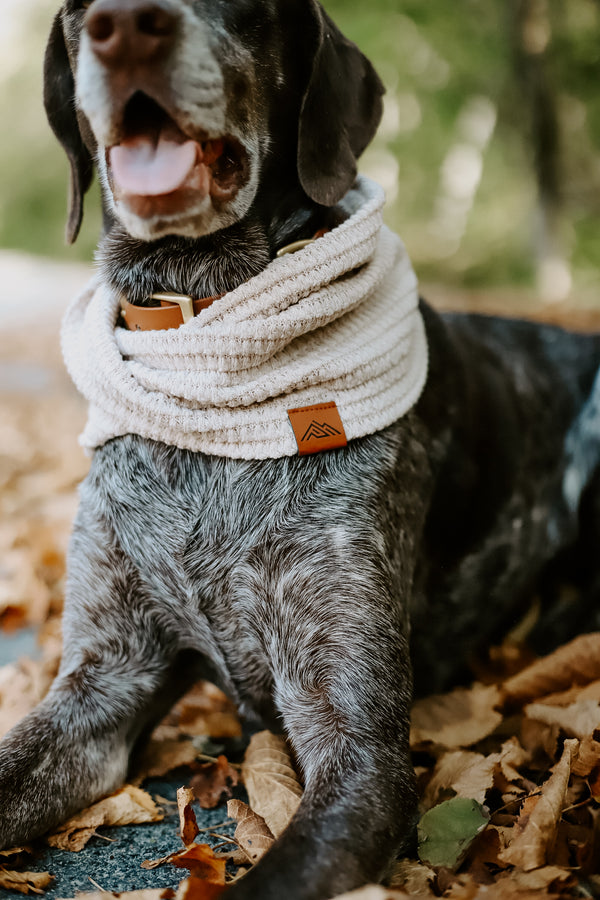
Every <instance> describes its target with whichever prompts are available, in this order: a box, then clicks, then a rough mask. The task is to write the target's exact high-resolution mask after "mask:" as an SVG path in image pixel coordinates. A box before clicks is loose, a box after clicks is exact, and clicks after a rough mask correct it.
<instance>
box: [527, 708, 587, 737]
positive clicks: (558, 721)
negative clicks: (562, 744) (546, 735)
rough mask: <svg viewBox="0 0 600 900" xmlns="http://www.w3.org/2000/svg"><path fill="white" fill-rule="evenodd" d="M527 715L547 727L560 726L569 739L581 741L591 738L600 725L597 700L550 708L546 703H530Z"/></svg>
mask: <svg viewBox="0 0 600 900" xmlns="http://www.w3.org/2000/svg"><path fill="white" fill-rule="evenodd" d="M524 713H525V715H526V716H527V717H528V718H529V719H535V720H536V722H543V723H544V724H545V725H558V727H559V728H560V729H561V730H562V731H564V733H565V734H567V735H568V736H569V737H575V738H578V739H579V740H580V741H582V740H584V739H585V738H591V737H592V735H593V733H594V731H595V730H596V728H598V726H599V725H600V705H599V704H598V701H597V700H593V699H589V700H578V701H577V702H576V703H572V704H571V705H570V706H549V705H548V704H546V703H530V704H528V705H527V706H526V707H525V709H524Z"/></svg>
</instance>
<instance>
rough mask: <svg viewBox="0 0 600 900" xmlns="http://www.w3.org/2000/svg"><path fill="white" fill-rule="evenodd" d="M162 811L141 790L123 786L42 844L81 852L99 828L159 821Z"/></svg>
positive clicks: (73, 818)
mask: <svg viewBox="0 0 600 900" xmlns="http://www.w3.org/2000/svg"><path fill="white" fill-rule="evenodd" d="M163 818H164V812H163V811H162V809H160V808H159V807H158V806H157V805H156V804H155V802H154V800H153V799H152V797H151V796H150V795H149V794H147V793H146V791H142V790H141V788H138V787H134V786H133V785H130V784H127V785H125V787H123V788H121V790H119V791H117V792H116V793H115V794H112V795H111V796H110V797H106V798H105V799H104V800H100V801H99V802H98V803H94V805H93V806H90V807H89V808H88V809H84V810H83V811H82V812H80V813H78V814H77V815H76V816H73V817H72V818H71V819H68V820H67V821H66V822H63V824H62V825H61V826H60V828H58V829H57V830H56V831H55V832H53V833H52V834H50V835H48V837H47V838H46V841H47V842H48V844H50V846H51V847H57V848H58V849H60V850H72V851H74V852H77V851H79V850H82V849H83V847H85V845H86V844H87V842H88V841H89V840H90V838H91V837H93V836H94V834H95V833H96V830H97V829H98V828H99V827H100V826H101V825H140V824H143V823H145V822H160V821H161V819H163Z"/></svg>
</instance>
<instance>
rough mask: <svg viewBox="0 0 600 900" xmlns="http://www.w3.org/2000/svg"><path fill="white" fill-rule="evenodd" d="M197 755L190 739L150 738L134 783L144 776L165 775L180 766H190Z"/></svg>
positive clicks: (142, 779)
mask: <svg viewBox="0 0 600 900" xmlns="http://www.w3.org/2000/svg"><path fill="white" fill-rule="evenodd" d="M197 756H198V751H197V750H196V748H195V747H194V745H193V743H192V741H189V740H185V739H184V740H180V739H179V738H178V737H176V738H169V739H167V740H163V741H161V740H155V739H154V738H152V740H150V741H149V742H148V745H147V746H146V748H145V749H144V752H143V754H142V757H141V759H140V762H139V765H138V767H137V770H136V771H137V774H136V778H135V784H136V785H140V784H141V783H142V781H145V779H146V778H157V777H160V776H162V775H167V774H168V773H169V772H172V771H173V769H179V768H181V767H182V766H192V765H193V764H194V763H195V761H196V758H197Z"/></svg>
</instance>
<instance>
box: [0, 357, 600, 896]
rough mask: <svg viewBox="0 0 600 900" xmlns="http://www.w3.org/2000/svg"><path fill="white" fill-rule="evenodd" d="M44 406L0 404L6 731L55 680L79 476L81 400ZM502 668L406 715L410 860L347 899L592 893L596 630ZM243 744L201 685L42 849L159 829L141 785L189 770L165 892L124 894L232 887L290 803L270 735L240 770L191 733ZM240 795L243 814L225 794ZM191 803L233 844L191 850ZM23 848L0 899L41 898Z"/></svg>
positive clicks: (281, 745) (514, 656)
mask: <svg viewBox="0 0 600 900" xmlns="http://www.w3.org/2000/svg"><path fill="white" fill-rule="evenodd" d="M30 351H31V352H32V353H33V352H35V347H33V348H32V347H30ZM63 391H64V392H65V393H64V396H62V394H63ZM57 393H58V394H60V395H61V396H60V397H59V401H60V402H58V403H56V402H55V400H56V397H55V394H57ZM48 395H49V398H50V399H49V401H48V402H47V403H42V404H40V398H39V396H29V395H27V394H26V393H21V394H14V393H13V394H6V395H2V394H0V437H1V438H3V440H2V441H1V444H0V446H1V447H2V451H1V452H0V522H1V523H2V524H1V526H0V551H1V553H2V560H3V561H2V566H1V568H0V632H2V633H6V632H8V631H10V630H11V629H12V630H14V629H17V628H21V627H22V626H25V625H28V626H35V627H36V628H37V629H38V635H39V643H40V654H39V656H38V658H36V659H21V660H20V661H19V662H17V663H12V664H10V665H7V666H4V667H0V736H1V735H2V734H4V733H5V732H6V731H7V730H8V729H9V728H10V727H11V726H12V725H13V724H14V723H15V722H16V721H18V719H19V718H21V717H22V716H23V715H25V714H26V713H27V712H28V711H29V710H30V709H31V708H32V707H33V706H34V705H35V704H36V703H37V702H38V701H39V700H40V699H41V697H42V696H43V695H44V693H45V691H46V690H47V689H48V686H49V684H50V682H51V680H52V678H53V676H54V674H55V672H56V670H57V666H58V660H59V656H60V628H59V614H60V609H61V603H62V594H63V588H64V584H63V582H64V571H65V562H64V558H65V550H66V544H67V539H68V533H69V529H70V523H71V519H72V516H73V513H74V509H75V506H76V493H75V489H76V484H77V482H78V481H79V480H80V478H81V477H82V476H83V474H84V473H85V469H86V466H87V463H86V461H85V459H84V458H83V456H82V455H81V453H80V451H79V450H78V449H77V445H76V433H77V431H78V430H79V428H80V426H81V423H82V418H83V410H82V408H81V406H80V405H79V403H78V401H77V400H76V399H75V398H74V396H73V395H72V394H71V393H70V392H69V390H67V389H66V388H65V387H64V386H63V385H62V383H58V384H56V385H54V386H53V387H51V388H49V389H48ZM496 656H497V657H498V656H500V657H503V658H504V659H507V658H510V661H511V668H512V670H513V674H511V675H510V677H507V678H504V679H503V680H501V681H498V682H496V683H483V682H478V683H475V684H474V685H473V686H472V687H470V688H468V689H467V688H462V689H459V690H455V691H453V692H451V693H449V694H446V695H443V696H435V697H429V698H426V699H424V700H421V701H419V702H418V703H416V704H415V706H414V710H413V719H412V731H411V746H412V750H413V752H414V764H415V771H416V774H417V782H418V786H419V793H420V803H421V818H420V822H419V826H418V853H417V854H416V855H415V857H414V858H411V859H408V858H407V859H401V860H398V861H397V864H396V866H395V868H394V870H393V871H392V872H391V873H390V879H389V885H388V886H386V887H381V886H375V885H371V886H367V887H365V888H363V889H360V890H358V891H355V892H353V893H352V894H351V895H347V896H348V897H350V896H351V897H353V898H354V900H394V898H402V897H407V896H418V897H422V898H428V897H447V898H452V900H471V898H475V897H478V898H479V897H482V898H489V900H501V898H502V900H512V898H517V897H525V898H531V900H535V898H542V897H545V898H553V897H556V898H565V897H586V896H587V897H593V896H600V825H599V822H600V634H591V635H586V636H582V637H580V638H578V639H576V640H575V641H573V642H572V643H570V644H568V645H565V646H564V647H562V648H560V649H559V650H558V651H556V652H555V653H554V654H552V655H551V656H549V657H547V658H545V659H542V660H536V661H533V662H531V660H530V658H528V657H527V656H526V655H524V654H522V653H521V650H520V648H519V647H516V646H513V645H506V646H504V647H502V648H498V649H497V650H496ZM240 734H241V728H240V723H239V721H238V719H237V716H236V713H235V710H234V709H233V708H232V706H231V704H230V703H229V701H228V700H227V698H226V697H224V695H223V694H221V693H220V692H219V691H218V690H217V689H216V688H215V687H214V686H212V685H209V684H206V683H201V684H199V685H196V687H195V688H194V689H193V690H192V691H191V692H190V693H189V694H188V695H187V696H186V697H185V698H184V699H183V700H182V701H181V702H180V703H179V704H178V705H177V707H176V708H175V709H174V710H173V712H172V713H171V714H170V715H169V716H168V717H167V719H166V720H165V721H164V722H163V723H162V724H161V725H160V726H159V727H158V728H157V729H156V731H155V733H154V735H153V737H152V740H151V741H150V744H149V746H148V749H147V751H146V754H145V756H144V758H143V759H142V760H141V762H140V768H139V772H138V776H137V779H136V783H135V784H130V785H126V786H125V787H123V788H122V789H121V790H120V791H118V792H116V793H115V794H114V795H112V796H111V797H108V798H105V799H103V800H101V801H100V802H98V803H96V804H94V805H93V806H92V807H91V808H89V809H87V810H84V811H82V812H81V813H79V814H78V815H77V816H74V817H73V818H72V819H70V820H69V821H68V822H65V823H63V824H62V825H61V826H60V828H59V829H58V830H57V831H56V832H55V833H54V834H51V835H48V836H47V837H46V839H45V840H46V841H47V842H48V843H49V844H50V845H51V846H54V847H60V848H62V849H65V850H69V851H72V852H77V851H79V850H80V849H81V848H82V847H83V846H85V844H86V843H87V842H88V841H89V840H90V839H91V838H92V837H93V836H94V835H95V834H96V833H97V829H99V828H101V827H102V826H104V825H118V824H132V823H142V822H143V823H152V822H155V821H159V820H160V819H162V817H163V811H162V809H161V807H160V802H157V800H156V798H153V797H151V796H150V795H149V794H148V793H147V792H146V791H145V790H144V788H143V784H144V779H146V778H149V777H154V776H160V775H163V774H165V773H167V772H169V771H173V770H181V767H184V766H186V767H188V768H187V775H186V776H185V777H184V778H183V779H182V780H183V782H184V783H183V784H182V787H181V790H180V791H179V794H178V810H179V819H180V835H181V841H182V849H181V850H180V851H179V852H176V853H173V854H171V855H170V856H168V857H165V858H163V859H160V860H149V861H147V862H146V863H145V864H144V866H145V867H146V868H150V869H152V868H153V867H156V866H159V865H161V866H163V865H170V866H175V867H177V868H179V869H182V870H187V872H188V873H189V874H188V876H187V877H186V878H183V880H182V881H181V883H180V886H179V888H178V889H177V891H172V890H164V889H157V890H146V891H137V892H130V893H128V894H121V895H120V896H121V897H127V898H131V900H159V898H160V900H175V898H177V900H202V898H213V897H217V896H219V895H220V894H222V893H224V892H225V893H226V891H227V888H228V886H229V885H230V884H231V883H232V882H233V881H235V880H236V879H237V878H240V877H243V875H244V874H245V873H246V872H247V871H248V869H249V868H250V867H252V866H253V865H254V864H255V863H256V862H257V861H258V860H259V859H260V858H261V857H262V855H263V854H264V853H265V852H266V851H267V850H268V849H269V847H270V846H271V845H272V844H273V842H274V841H275V840H276V839H277V837H278V836H279V835H280V834H281V833H282V831H283V830H284V829H285V827H286V825H287V823H288V822H289V820H290V818H291V817H292V816H293V814H294V812H295V810H296V809H297V807H298V804H299V802H300V799H301V796H302V784H301V780H300V778H299V776H298V774H297V773H296V772H295V771H294V766H293V763H292V757H291V754H290V752H289V748H288V747H287V745H286V743H285V741H284V740H283V739H282V738H280V737H277V736H275V735H272V734H269V733H268V732H261V733H259V734H257V735H255V736H254V737H253V738H252V740H251V741H250V744H249V746H248V749H247V751H246V755H245V757H244V760H243V762H242V763H241V764H240V765H236V764H232V763H230V762H229V761H228V760H227V759H226V758H225V757H224V756H220V757H218V758H216V759H213V758H210V759H208V758H206V757H205V756H203V755H202V753H200V752H199V749H198V748H199V746H200V744H199V738H200V737H202V736H209V737H212V738H213V739H221V738H224V737H230V738H231V737H236V736H239V735H240ZM239 783H242V784H243V785H244V786H245V789H246V793H247V797H248V803H244V802H242V801H241V800H240V799H236V798H234V797H233V793H234V789H235V788H236V785H238V784H239ZM192 801H193V802H195V803H199V804H200V805H201V806H203V807H206V808H214V807H216V806H217V805H218V804H220V803H222V802H225V801H227V802H228V805H227V813H228V816H229V819H230V820H231V822H232V823H235V832H234V837H233V838H225V839H224V846H223V847H222V848H221V849H218V850H215V849H211V847H209V846H208V845H207V844H206V843H204V842H203V841H202V834H201V832H200V831H199V829H198V825H197V823H196V818H195V815H194V812H193V807H192ZM374 802H376V800H375V798H374ZM365 824H366V825H367V826H368V823H365ZM31 852H32V851H31V848H28V847H20V848H13V849H10V850H5V851H2V852H0V888H5V889H8V890H17V891H21V892H22V893H31V892H33V893H42V892H43V891H44V889H45V888H47V887H48V886H49V885H50V884H51V882H52V876H51V875H50V874H48V873H39V872H31V871H29V870H28V869H29V867H30V865H31V863H30V860H31ZM28 860H29V864H28ZM182 876H183V873H182ZM89 896H90V897H91V898H92V900H99V898H108V897H112V896H115V895H112V894H107V893H105V892H103V893H97V894H92V895H89Z"/></svg>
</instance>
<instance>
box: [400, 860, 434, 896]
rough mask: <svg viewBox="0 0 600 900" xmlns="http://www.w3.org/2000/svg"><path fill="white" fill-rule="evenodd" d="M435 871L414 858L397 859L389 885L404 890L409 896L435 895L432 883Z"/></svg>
mask: <svg viewBox="0 0 600 900" xmlns="http://www.w3.org/2000/svg"><path fill="white" fill-rule="evenodd" d="M434 881H435V871H434V870H433V869H430V868H429V866H426V865H424V864H423V863H420V862H416V861H415V860H414V859H398V860H396V863H395V864H394V870H393V873H392V876H391V878H390V879H389V887H391V888H398V889H400V890H405V891H406V892H407V893H408V894H410V896H411V897H435V894H434V893H433V890H432V884H433V883H434Z"/></svg>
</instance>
